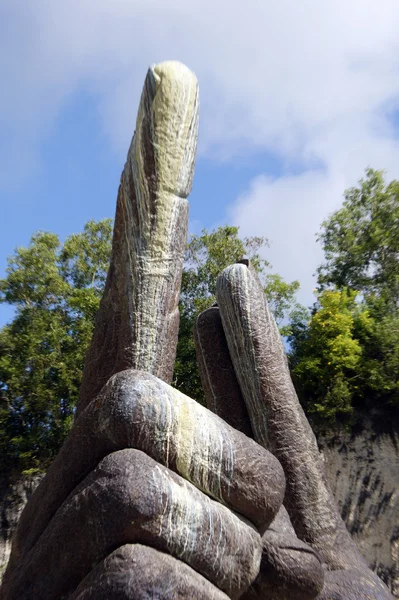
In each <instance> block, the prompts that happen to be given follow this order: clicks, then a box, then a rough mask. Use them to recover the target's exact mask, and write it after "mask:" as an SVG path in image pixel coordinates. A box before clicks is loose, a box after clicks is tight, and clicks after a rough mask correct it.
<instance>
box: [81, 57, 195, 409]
mask: <svg viewBox="0 0 399 600" xmlns="http://www.w3.org/2000/svg"><path fill="white" fill-rule="evenodd" d="M198 113H199V95H198V84H197V80H196V78H195V76H194V75H193V73H192V72H191V71H189V69H187V67H185V66H184V65H182V64H181V63H178V62H165V63H161V64H158V65H156V66H153V67H151V68H150V69H149V71H148V74H147V77H146V80H145V83H144V89H143V93H142V96H141V101H140V106H139V110H138V116H137V122H136V132H135V134H134V136H133V139H132V143H131V146H130V149H129V152H128V156H127V161H126V164H125V167H124V170H123V172H122V176H121V183H120V186H119V191H118V199H117V206H116V216H115V226H114V235H113V242H112V257H111V264H110V268H109V272H108V277H107V282H106V285H105V291H104V296H103V298H102V301H101V304H100V309H99V311H98V314H97V318H96V325H95V331H94V335H93V339H92V342H91V346H90V349H89V351H88V353H87V356H86V361H85V368H84V373H83V381H82V386H81V390H80V399H79V403H78V407H77V413H78V414H79V413H80V412H81V411H82V410H83V409H84V407H85V406H87V404H88V403H89V402H90V400H91V399H92V398H94V397H95V396H96V395H97V394H98V392H99V391H100V390H101V388H102V387H103V385H104V384H105V383H106V382H107V381H108V379H109V378H110V377H111V375H113V374H115V373H117V372H119V371H123V370H124V369H127V368H133V369H142V370H144V371H147V372H149V373H153V374H154V375H156V376H157V377H160V378H161V379H163V380H165V381H167V382H170V381H171V378H172V374H173V365H174V360H175V354H176V344H177V335H178V327H179V312H178V301H179V293H180V283H181V273H182V268H183V259H184V251H185V245H186V239H187V224H188V202H187V199H186V198H187V196H188V194H189V192H190V190H191V186H192V179H193V173H194V163H195V154H196V146H197V136H198Z"/></svg>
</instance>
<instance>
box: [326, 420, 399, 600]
mask: <svg viewBox="0 0 399 600" xmlns="http://www.w3.org/2000/svg"><path fill="white" fill-rule="evenodd" d="M387 425H389V424H387ZM398 431H399V430H398V429H396V430H395V429H394V428H389V427H385V431H384V430H381V428H380V427H377V426H376V425H375V424H371V423H368V424H366V425H363V428H362V430H361V431H360V432H359V431H358V432H357V433H354V432H348V433H341V434H337V435H334V436H331V435H327V436H319V447H320V449H321V451H322V453H323V455H324V458H325V464H326V471H327V475H328V479H329V482H330V486H331V489H332V491H333V493H334V496H335V498H336V500H337V502H338V505H339V507H340V510H341V514H342V517H343V519H344V521H345V523H346V526H347V527H348V529H349V531H350V533H351V535H352V537H353V538H354V540H355V542H356V544H357V546H358V548H359V550H360V551H361V553H362V554H363V556H364V557H365V559H366V561H367V563H368V564H369V566H370V567H371V568H372V569H373V571H375V572H376V573H377V574H378V575H379V577H381V579H382V580H383V581H384V582H385V583H386V584H387V585H388V587H389V589H390V590H391V592H392V594H393V595H394V596H395V598H399V433H398Z"/></svg>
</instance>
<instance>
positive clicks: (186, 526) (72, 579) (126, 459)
mask: <svg viewBox="0 0 399 600" xmlns="http://www.w3.org/2000/svg"><path fill="white" fill-rule="evenodd" d="M104 492H105V493H104ZM127 543H141V544H144V545H148V546H153V547H155V548H157V549H159V550H162V551H164V552H168V553H170V554H171V555H173V556H176V557H179V558H180V559H181V560H182V561H184V562H186V563H187V564H188V565H190V566H191V567H192V568H193V569H194V570H196V571H198V572H199V573H201V574H202V575H204V576H205V577H206V578H207V579H208V580H209V581H210V582H212V583H213V584H215V585H217V586H218V587H220V588H221V589H222V590H223V591H224V592H226V593H227V594H228V595H229V596H230V597H231V598H238V597H239V596H240V595H241V594H242V592H243V591H244V590H245V589H246V588H247V587H248V585H249V584H250V583H251V581H253V580H254V579H255V577H256V574H257V572H258V569H259V561H260V551H261V549H260V544H259V534H258V533H257V531H256V529H255V528H254V527H251V526H250V525H249V524H248V523H246V522H244V521H243V520H241V519H239V518H238V517H237V516H236V515H235V514H234V513H233V512H232V511H230V510H228V509H227V508H226V507H225V506H223V505H222V504H221V503H219V502H215V501H214V500H211V499H210V498H208V496H205V495H204V494H202V493H201V492H200V491H199V490H197V489H196V488H195V487H194V486H193V485H192V484H191V483H189V482H188V481H185V480H184V479H182V478H181V477H179V476H178V475H176V474H175V473H173V472H172V471H170V470H169V469H167V468H165V467H163V466H162V465H160V464H158V463H156V462H155V461H154V460H153V459H152V458H150V457H149V456H147V455H146V454H144V453H143V452H141V451H139V450H133V449H125V450H120V451H118V452H114V453H111V454H109V455H108V456H107V457H106V458H104V459H103V460H102V461H101V462H100V463H99V464H98V466H97V467H96V468H95V469H94V470H93V471H92V472H91V473H90V474H89V475H88V476H87V477H86V478H85V479H84V480H83V481H82V482H81V483H80V484H79V485H78V486H77V487H76V488H75V489H74V490H73V492H72V493H71V494H70V495H69V496H68V498H67V499H66V500H65V502H64V503H63V504H62V506H61V507H60V508H59V510H58V511H57V513H56V514H55V516H54V517H53V519H52V520H51V522H50V523H49V525H48V527H47V528H46V530H45V531H44V533H43V534H42V536H41V537H40V539H39V540H38V543H37V544H36V545H35V547H34V548H33V549H32V551H31V552H29V553H27V555H26V557H25V561H24V562H23V563H22V566H23V572H24V575H23V577H22V578H21V577H18V576H16V577H14V579H11V580H10V582H9V584H8V593H9V597H10V598H41V599H42V600H50V599H54V598H62V597H64V596H65V597H68V596H69V595H70V594H71V592H73V591H74V590H75V589H76V587H77V586H78V585H79V583H80V582H81V581H82V579H84V577H85V576H86V575H87V574H88V573H89V572H90V571H91V569H92V567H93V565H97V564H98V563H99V562H100V561H101V560H102V559H104V558H105V557H106V556H107V554H108V553H109V552H110V549H112V548H118V547H119V546H122V545H124V544H127Z"/></svg>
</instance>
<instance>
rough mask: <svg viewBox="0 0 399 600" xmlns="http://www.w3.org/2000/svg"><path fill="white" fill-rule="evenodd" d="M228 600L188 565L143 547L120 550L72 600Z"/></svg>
mask: <svg viewBox="0 0 399 600" xmlns="http://www.w3.org/2000/svg"><path fill="white" fill-rule="evenodd" d="M110 598H118V600H132V599H133V598H134V600H154V598H162V599H163V600H187V598H191V599H192V600H229V597H228V596H226V594H224V593H223V592H222V591H220V590H218V589H217V588H215V586H214V585H212V584H211V583H209V581H208V580H207V579H205V578H204V577H202V575H200V574H199V573H197V572H196V571H194V570H193V569H191V568H190V567H189V566H187V565H186V564H185V563H183V562H181V561H179V560H176V559H174V558H172V557H171V556H169V555H168V554H165V553H163V552H159V551H158V550H155V549H154V548H149V547H148V546H142V545H140V544H127V545H125V546H122V547H121V548H118V549H117V550H115V552H113V553H112V554H111V555H110V556H108V557H107V558H106V559H105V560H104V561H103V562H102V563H100V564H99V565H98V566H97V567H96V568H95V569H93V571H91V573H90V574H89V575H88V576H87V577H86V578H85V579H84V580H83V581H82V583H81V584H80V585H79V587H78V589H77V590H76V592H75V593H74V594H72V596H71V597H70V600H110Z"/></svg>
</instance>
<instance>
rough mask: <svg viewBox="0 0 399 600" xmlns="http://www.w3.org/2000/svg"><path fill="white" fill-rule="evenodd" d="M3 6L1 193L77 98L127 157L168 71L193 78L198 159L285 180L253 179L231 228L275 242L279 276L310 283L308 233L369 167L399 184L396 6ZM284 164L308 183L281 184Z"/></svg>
mask: <svg viewBox="0 0 399 600" xmlns="http://www.w3.org/2000/svg"><path fill="white" fill-rule="evenodd" d="M2 5H3V9H2V11H3V13H4V14H3V17H2V18H1V21H2V23H3V31H2V35H1V36H0V75H1V79H2V83H3V85H2V94H1V96H0V126H1V127H2V130H3V132H5V135H6V139H7V143H6V144H5V145H4V149H0V165H3V166H4V165H7V171H6V176H8V177H9V178H11V179H12V178H15V174H16V173H17V172H18V175H19V176H20V171H21V163H20V160H18V152H15V153H14V154H13V153H12V152H10V151H9V148H12V147H13V148H18V147H21V148H23V149H24V151H23V154H24V156H25V157H26V161H27V163H26V166H27V167H28V166H29V164H28V163H29V157H34V156H35V157H36V159H37V157H40V144H41V142H42V141H43V139H44V137H45V136H46V135H48V134H49V132H51V128H52V127H53V125H54V123H55V121H56V119H57V116H58V115H59V114H60V112H61V110H62V108H63V107H64V106H65V104H66V103H67V102H69V101H70V99H71V97H73V95H74V94H75V93H76V92H77V91H78V90H79V89H81V88H85V90H86V91H88V92H89V93H90V94H91V95H92V96H93V97H94V98H95V99H96V102H97V110H98V117H99V122H100V123H101V127H102V128H103V129H104V131H105V132H106V133H107V135H108V136H109V140H110V142H111V143H112V145H113V147H114V148H115V150H116V151H117V152H119V153H120V154H121V156H123V155H124V154H125V152H126V148H127V145H128V141H129V138H130V136H131V133H132V129H133V119H134V115H135V110H136V105H137V102H138V96H139V93H140V88H141V85H142V81H143V77H144V74H145V71H146V68H147V66H148V65H149V64H150V63H152V62H157V61H159V60H164V59H169V58H174V59H175V58H177V59H180V60H182V61H184V62H186V63H187V64H188V65H189V66H190V67H191V68H192V69H193V70H194V71H196V73H197V75H198V77H199V80H200V86H201V102H202V116H201V151H202V152H204V153H207V154H208V155H209V156H211V157H213V158H215V159H226V158H229V157H230V156H232V155H240V154H242V153H245V152H247V151H251V152H254V151H257V150H267V151H268V152H272V153H274V154H276V155H278V156H279V157H280V158H281V159H282V161H283V164H284V165H285V167H286V170H287V173H288V174H286V175H284V176H283V177H282V178H281V179H278V180H275V181H271V180H268V179H267V178H265V177H264V176H262V174H260V177H259V178H258V179H257V180H256V181H255V182H253V183H252V184H251V185H250V186H249V189H248V193H247V194H246V195H245V196H244V197H241V198H240V199H239V200H238V203H237V204H236V205H235V207H234V208H233V209H232V212H231V215H232V218H234V219H235V220H236V221H237V222H239V223H240V224H241V226H242V229H243V230H245V232H246V233H254V232H255V231H256V232H258V233H263V234H265V235H267V236H268V237H270V238H271V239H272V240H273V241H274V245H273V249H272V252H273V254H275V255H276V258H275V260H274V263H275V265H276V267H279V268H280V269H281V270H282V271H283V272H284V273H285V274H287V276H291V275H288V274H289V273H291V272H292V277H300V278H302V279H303V278H305V277H308V275H305V263H306V273H308V271H309V266H310V270H312V269H314V267H313V266H312V265H313V264H314V266H315V265H316V264H317V263H314V259H313V262H312V256H313V255H314V252H316V249H315V244H314V242H313V240H314V237H313V235H314V232H315V231H317V229H318V225H319V222H320V220H321V219H322V218H323V217H325V215H326V212H328V211H330V210H332V208H334V207H335V206H336V205H337V203H339V200H340V196H341V194H342V191H343V189H344V187H345V186H347V185H349V184H352V183H354V182H355V181H356V179H357V178H358V177H359V176H360V174H361V172H362V170H363V169H364V167H365V166H367V165H368V164H370V165H372V166H376V167H387V168H388V169H390V170H391V173H390V174H391V175H392V176H393V175H397V174H399V173H398V167H397V165H399V161H398V158H399V152H398V147H397V145H396V144H395V141H394V140H393V139H392V138H393V136H392V133H391V131H392V127H391V123H390V118H389V116H390V113H391V112H392V111H393V110H395V109H397V108H398V106H399V36H398V35H397V23H399V3H398V2H397V0H380V2H378V3H376V2H375V1H374V0H351V1H350V2H348V1H347V0H302V1H301V2H298V1H296V0H280V1H279V2H270V1H269V2H267V1H262V0H247V1H246V2H237V1H236V0H191V1H187V0H146V1H145V2H143V1H142V0H113V1H112V2H110V1H109V0H69V2H54V1H53V0H25V1H24V2H15V0H3V3H2ZM5 23H6V27H5V26H4V24H5ZM14 155H15V156H14ZM293 164H295V166H296V168H297V167H298V165H299V166H300V167H301V169H302V170H303V171H304V172H303V173H302V174H300V175H297V176H290V175H289V173H290V172H292V171H290V169H291V167H292V165H293ZM315 164H318V165H320V166H321V167H322V169H321V170H320V171H314V170H312V168H313V167H314V165H315ZM30 166H31V167H33V166H34V165H33V160H32V164H31V165H30ZM0 184H1V177H0ZM254 207H256V213H255V208H254ZM262 221H263V223H264V230H263V229H262V226H261V222H262ZM269 225H270V226H272V227H273V230H272V231H271V229H270V226H269ZM295 240H297V241H298V244H299V242H300V245H299V246H298V245H297V246H295V244H294V241H295ZM288 245H290V246H291V247H292V248H293V251H291V252H290V251H288V250H287V247H288ZM283 257H285V258H283ZM308 261H310V262H308ZM295 264H296V265H297V266H298V265H299V266H298V268H294V266H293V265H295ZM301 265H302V266H301ZM304 281H305V279H304Z"/></svg>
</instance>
